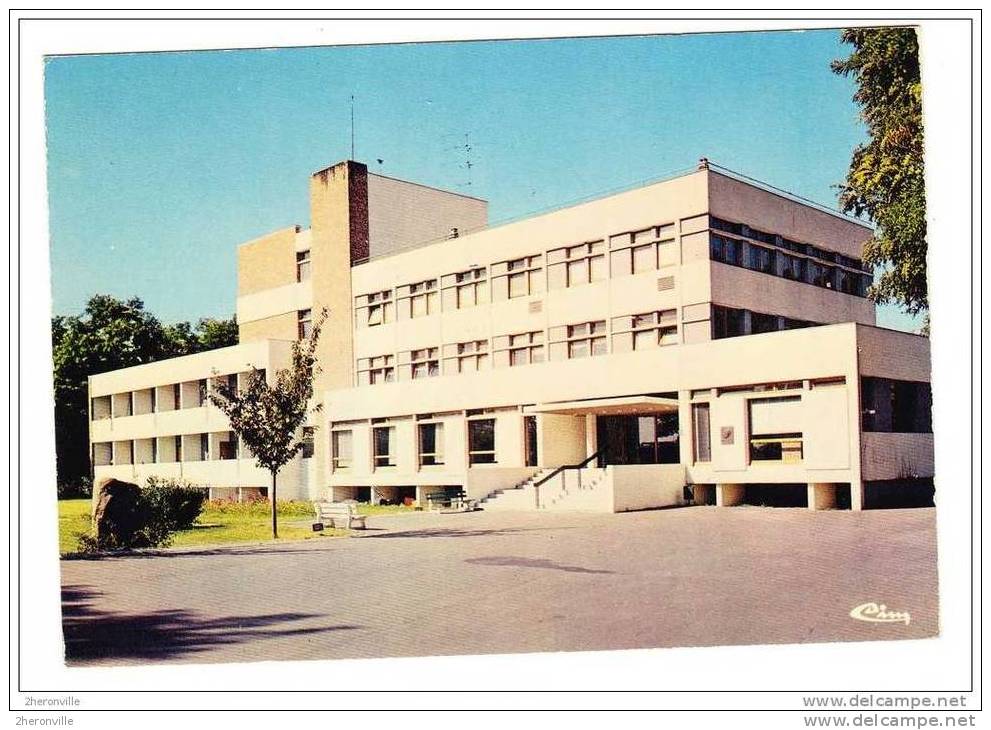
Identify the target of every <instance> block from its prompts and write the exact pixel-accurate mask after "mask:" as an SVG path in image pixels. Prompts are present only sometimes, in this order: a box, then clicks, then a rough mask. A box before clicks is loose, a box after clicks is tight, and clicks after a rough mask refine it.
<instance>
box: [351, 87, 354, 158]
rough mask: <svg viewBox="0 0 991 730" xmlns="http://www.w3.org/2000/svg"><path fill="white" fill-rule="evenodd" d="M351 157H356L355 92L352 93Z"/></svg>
mask: <svg viewBox="0 0 991 730" xmlns="http://www.w3.org/2000/svg"><path fill="white" fill-rule="evenodd" d="M351 159H352V160H353V159H354V94H351Z"/></svg>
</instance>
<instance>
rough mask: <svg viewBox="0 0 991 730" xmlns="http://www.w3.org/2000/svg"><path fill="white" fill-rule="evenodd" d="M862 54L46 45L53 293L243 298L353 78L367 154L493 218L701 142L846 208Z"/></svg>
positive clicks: (335, 126) (335, 155)
mask: <svg viewBox="0 0 991 730" xmlns="http://www.w3.org/2000/svg"><path fill="white" fill-rule="evenodd" d="M847 53H848V50H847V48H845V47H844V46H843V45H842V44H840V43H839V33H838V32H835V31H813V32H782V33H733V34H709V35H689V36H654V37H637V38H617V39H608V38H603V39H573V40H572V39H568V40H546V41H498V42H487V43H444V44H412V45H391V46H364V47H336V48H333V47H331V48H300V49H275V50H256V51H213V52H194V53H155V54H138V55H133V54H124V55H109V56H88V57H65V58H54V59H50V60H49V62H48V63H47V66H46V75H45V97H46V119H47V142H48V184H49V205H50V211H51V213H50V215H51V218H50V225H51V237H52V258H51V261H52V287H53V308H54V311H55V312H56V313H60V314H69V313H76V312H78V311H80V310H81V309H82V307H83V306H84V304H85V302H86V300H87V299H88V298H89V297H90V296H91V295H93V294H95V293H108V294H113V295H116V296H120V297H129V296H139V297H141V298H142V299H143V300H144V301H145V304H146V306H147V307H148V309H150V310H151V311H152V312H154V313H155V314H156V315H158V316H159V317H160V318H161V319H162V320H163V321H167V322H171V321H175V320H179V319H190V320H195V319H198V318H199V317H201V316H230V315H231V314H233V311H234V302H235V296H236V259H235V250H236V247H237V245H238V244H239V243H241V242H243V241H246V240H249V239H251V238H254V237H256V236H259V235H262V234H264V233H266V232H268V231H270V230H273V229H276V228H281V227H284V226H288V225H291V224H293V223H300V224H303V225H304V226H305V225H308V224H309V209H308V205H309V202H308V198H307V194H308V192H307V190H308V187H307V186H308V178H309V175H310V173H312V172H314V171H316V170H318V169H321V168H323V167H326V166H327V165H329V164H332V163H334V162H337V161H339V160H342V159H345V158H347V157H348V156H349V154H350V108H349V98H350V96H351V95H352V94H353V95H354V96H355V100H356V101H355V116H356V125H355V126H356V143H355V157H356V158H357V159H358V160H361V161H363V162H366V163H368V164H369V169H370V170H371V171H373V172H381V173H383V174H387V175H392V176H395V177H400V178H405V179H410V180H415V181H418V182H423V183H425V184H429V185H435V186H438V187H445V188H452V189H456V190H460V191H462V192H466V193H469V194H471V195H475V196H478V197H482V198H486V199H487V200H488V201H489V217H490V219H491V220H492V221H499V220H503V219H507V218H511V217H518V216H521V215H525V214H527V213H530V212H534V211H538V210H541V209H545V208H547V207H550V206H553V205H556V204H560V203H563V202H567V201H571V200H575V199H578V198H583V197H586V196H591V195H595V194H597V193H604V192H606V191H609V190H612V189H615V188H618V187H622V186H626V185H629V184H632V183H635V182H637V181H641V180H647V179H652V178H656V177H659V176H662V175H664V174H666V173H668V172H673V171H676V170H680V169H683V168H686V167H690V166H692V165H694V163H695V162H696V160H697V159H698V158H699V157H701V156H707V157H709V158H710V159H711V160H713V161H715V162H718V163H720V164H722V165H725V166H727V167H730V168H732V169H734V170H738V171H740V172H743V173H746V174H748V175H751V176H754V177H757V178H760V179H762V180H765V181H767V182H770V183H772V184H774V185H776V186H778V187H782V188H785V189H786V190H790V191H792V192H794V193H797V194H799V195H802V196H805V197H808V198H811V199H813V200H817V201H820V202H823V203H826V204H830V205H835V200H836V191H835V189H834V187H833V186H834V185H835V183H837V182H839V181H841V180H842V179H843V177H844V174H845V172H846V169H847V166H848V164H849V160H850V153H851V151H852V149H853V147H854V146H855V145H856V144H857V143H858V142H859V141H861V140H862V139H863V135H864V129H863V126H862V124H861V123H860V122H859V120H858V118H857V107H856V106H855V105H854V103H853V102H852V100H851V95H852V93H853V91H854V88H853V85H852V83H851V82H850V81H849V80H847V79H843V78H840V77H837V76H836V75H835V74H833V73H831V72H830V70H829V62H830V61H831V60H832V59H833V58H837V57H840V56H843V55H846V54H847ZM465 133H468V134H469V136H470V137H469V138H470V141H471V144H472V146H473V150H472V154H471V156H472V162H473V168H472V170H471V185H470V186H468V185H466V184H465V183H466V182H467V181H468V174H467V171H466V170H465V168H464V166H463V161H464V151H463V150H462V149H459V148H458V146H459V145H462V144H463V143H464V135H465ZM379 158H381V159H382V160H383V163H382V164H381V165H380V164H379V163H378V162H377V161H376V160H377V159H379ZM878 321H879V323H880V324H883V325H886V326H898V327H901V328H911V327H912V326H913V323H912V321H911V320H910V319H909V318H907V317H905V316H903V315H901V314H899V313H898V312H897V311H895V310H893V309H890V308H884V309H883V310H881V311H879V317H878Z"/></svg>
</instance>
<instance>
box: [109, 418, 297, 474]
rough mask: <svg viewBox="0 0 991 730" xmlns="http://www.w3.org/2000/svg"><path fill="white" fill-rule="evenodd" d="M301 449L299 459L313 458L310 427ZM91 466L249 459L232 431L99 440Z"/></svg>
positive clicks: (248, 455)
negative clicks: (214, 443)
mask: <svg viewBox="0 0 991 730" xmlns="http://www.w3.org/2000/svg"><path fill="white" fill-rule="evenodd" d="M211 435H213V436H216V437H217V439H216V448H211V438H210V437H211ZM302 442H303V448H302V451H301V452H300V456H302V458H304V459H308V458H311V457H312V456H313V428H312V427H311V426H306V427H304V428H303V438H302ZM184 444H185V446H184ZM92 456H93V464H94V465H95V466H106V465H115V464H158V463H165V464H168V463H174V462H179V461H227V460H231V459H241V458H249V457H250V454H248V453H247V452H246V450H244V449H242V446H241V443H240V440H239V439H238V438H237V435H236V434H235V433H234V432H233V431H221V432H218V433H214V434H209V433H199V434H186V435H175V436H158V437H151V438H146V439H131V440H127V441H102V442H97V443H94V444H93V455H92Z"/></svg>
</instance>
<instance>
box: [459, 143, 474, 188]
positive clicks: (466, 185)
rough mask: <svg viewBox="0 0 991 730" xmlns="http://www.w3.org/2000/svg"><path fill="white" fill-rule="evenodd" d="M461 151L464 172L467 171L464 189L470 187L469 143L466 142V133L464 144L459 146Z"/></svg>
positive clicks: (470, 163)
mask: <svg viewBox="0 0 991 730" xmlns="http://www.w3.org/2000/svg"><path fill="white" fill-rule="evenodd" d="M461 149H463V150H464V151H465V170H467V176H468V180H467V182H465V187H471V168H472V162H471V149H472V148H471V142H469V141H468V132H465V143H464V145H462V146H461Z"/></svg>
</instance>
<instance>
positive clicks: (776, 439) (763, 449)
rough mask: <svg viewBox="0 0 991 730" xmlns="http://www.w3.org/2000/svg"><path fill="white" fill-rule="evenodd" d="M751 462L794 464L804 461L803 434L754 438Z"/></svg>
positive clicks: (767, 435)
mask: <svg viewBox="0 0 991 730" xmlns="http://www.w3.org/2000/svg"><path fill="white" fill-rule="evenodd" d="M750 460H751V461H762V462H764V461H770V462H775V461H777V462H781V463H785V464H794V463H796V462H799V461H801V460H802V434H800V433H776V434H766V435H760V436H752V437H751V439H750Z"/></svg>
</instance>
